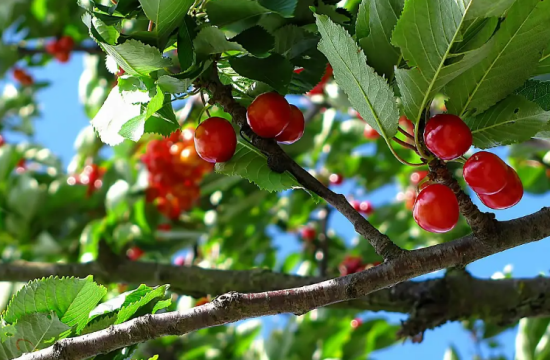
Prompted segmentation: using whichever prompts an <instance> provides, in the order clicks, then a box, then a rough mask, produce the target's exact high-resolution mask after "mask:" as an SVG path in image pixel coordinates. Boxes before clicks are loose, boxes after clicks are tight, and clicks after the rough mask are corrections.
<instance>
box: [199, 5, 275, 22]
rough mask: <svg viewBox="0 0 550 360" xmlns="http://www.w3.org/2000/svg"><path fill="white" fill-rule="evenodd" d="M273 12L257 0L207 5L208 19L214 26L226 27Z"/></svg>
mask: <svg viewBox="0 0 550 360" xmlns="http://www.w3.org/2000/svg"><path fill="white" fill-rule="evenodd" d="M270 12H272V11H271V10H269V9H266V8H265V7H263V6H262V5H260V3H258V1H256V0H230V1H228V0H211V1H209V2H208V3H206V13H207V14H208V19H210V22H211V23H212V24H214V25H218V26H224V25H229V24H231V23H234V22H237V21H239V20H243V19H248V18H251V17H254V16H257V15H262V14H267V13H270Z"/></svg>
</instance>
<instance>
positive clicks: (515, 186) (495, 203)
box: [478, 166, 523, 210]
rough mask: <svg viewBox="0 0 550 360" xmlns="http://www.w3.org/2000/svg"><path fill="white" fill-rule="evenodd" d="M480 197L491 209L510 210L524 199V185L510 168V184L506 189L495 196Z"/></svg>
mask: <svg viewBox="0 0 550 360" xmlns="http://www.w3.org/2000/svg"><path fill="white" fill-rule="evenodd" d="M478 196H479V199H480V200H481V202H482V203H483V204H485V205H486V206H487V207H489V208H491V209H495V210H503V209H508V208H510V207H512V206H514V205H516V204H517V203H518V202H519V201H520V200H521V198H522V197H523V184H522V183H521V179H520V178H519V176H518V173H517V172H516V170H514V169H512V168H511V167H510V166H508V182H507V183H506V186H504V189H502V190H500V191H499V192H497V193H496V194H493V195H478Z"/></svg>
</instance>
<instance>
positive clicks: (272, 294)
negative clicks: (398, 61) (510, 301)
mask: <svg viewBox="0 0 550 360" xmlns="http://www.w3.org/2000/svg"><path fill="white" fill-rule="evenodd" d="M549 235H550V208H543V209H541V210H540V211H538V212H536V213H534V214H532V215H529V216H525V217H522V218H519V219H516V220H511V221H505V222H501V223H497V225H496V234H495V237H494V239H495V243H494V245H493V246H488V245H487V244H485V243H484V242H482V241H479V239H478V238H476V237H475V236H474V235H473V234H471V235H468V236H465V237H463V238H460V239H457V240H454V241H451V242H448V243H444V244H439V245H435V246H431V247H427V248H423V249H419V250H413V251H410V252H409V253H408V255H407V256H400V257H398V258H394V259H391V260H388V261H386V262H384V263H383V264H381V265H378V266H375V267H372V268H370V269H368V270H365V271H363V272H359V273H356V274H351V275H348V276H344V277H339V278H336V279H331V280H327V281H323V282H320V283H317V284H313V285H307V286H303V287H296V288H292V289H287V290H276V291H268V292H261V293H248V294H242V293H236V292H231V293H228V294H225V295H222V296H220V297H218V298H216V299H215V300H214V301H213V302H211V303H209V304H206V305H203V306H201V307H197V308H193V309H191V310H187V311H184V312H171V313H164V314H156V315H146V316H142V317H139V318H137V319H134V320H131V321H129V322H127V323H124V324H120V325H116V326H112V327H110V328H108V329H106V330H102V331H98V332H95V333H92V334H88V335H84V336H80V337H76V338H69V339H65V340H61V341H59V342H57V343H56V344H55V345H54V346H52V347H50V348H47V349H44V350H41V351H38V352H34V353H32V354H26V355H24V356H22V357H20V358H19V359H24V360H31V359H32V360H38V359H40V360H46V359H48V360H49V359H52V360H53V359H65V360H69V359H70V360H77V359H85V358H87V357H90V356H93V355H97V354H103V353H107V352H110V351H113V350H115V349H119V348H122V347H125V346H129V345H132V344H137V343H141V342H143V341H146V340H150V339H153V338H156V337H160V336H166V335H183V334H186V333H189V332H191V331H195V330H197V329H201V328H205V327H211V326H217V325H222V324H227V323H230V322H235V321H238V320H243V319H248V318H252V317H259V316H266V315H275V314H280V313H294V314H304V313H306V312H308V311H311V310H313V309H316V308H319V307H322V306H327V305H330V304H335V303H338V302H342V301H346V300H350V299H356V298H359V297H363V296H366V295H368V294H370V293H372V292H375V291H377V290H380V289H384V288H387V287H390V286H393V285H395V284H397V283H400V282H403V281H405V280H408V279H411V278H414V277H417V276H419V275H423V274H427V273H430V272H433V271H436V270H440V269H445V268H450V267H455V266H464V265H466V264H468V263H471V262H473V261H475V260H478V259H481V258H483V257H486V256H489V255H492V254H494V253H497V252H501V251H504V250H507V249H509V248H512V247H515V246H519V245H522V244H526V243H529V242H533V241H537V240H541V239H543V238H545V237H547V236H549ZM516 281H517V283H514V286H517V289H519V290H518V293H519V295H520V296H521V297H522V298H521V299H525V298H524V297H525V296H528V298H529V299H530V300H529V301H527V300H526V303H522V305H523V309H527V310H530V311H531V312H533V311H534V310H533V309H536V308H537V307H538V308H540V307H541V303H542V307H543V308H544V310H545V311H546V310H547V309H548V305H547V300H546V299H545V296H546V295H543V297H542V299H544V300H543V301H542V302H541V300H540V299H539V301H538V302H537V301H536V300H533V299H535V298H533V297H529V295H526V294H533V295H535V296H539V297H540V294H546V291H547V290H548V287H547V286H548V284H544V285H545V286H542V287H533V288H530V289H528V290H527V291H526V290H525V288H524V286H525V285H524V284H522V283H521V282H522V281H523V280H516ZM190 282H194V281H190ZM497 284H498V283H497ZM502 284H505V282H502ZM462 286H463V284H461V285H460V286H458V287H457V289H459V291H461V295H463V294H464V290H463V288H462ZM497 286H498V285H497ZM531 291H532V293H531ZM390 292H391V290H390ZM491 294H493V293H492V292H488V295H491ZM493 295H494V294H493ZM458 298H459V297H457V299H448V301H460V300H459V299H458ZM496 300H498V299H493V300H492V301H496ZM500 301H502V299H500ZM521 308H522V307H520V309H521ZM514 311H515V312H514ZM509 312H510V313H512V314H516V315H517V314H518V310H517V309H516V310H514V309H513V308H512V309H511V310H509ZM527 313H529V311H525V312H524V314H527ZM439 323H441V322H440V321H436V322H435V323H430V324H426V325H422V326H418V327H415V326H414V323H412V324H413V325H411V326H410V330H406V331H405V333H411V332H414V331H416V330H417V329H420V328H422V327H423V326H428V325H429V326H433V325H437V324H439ZM405 329H407V328H405Z"/></svg>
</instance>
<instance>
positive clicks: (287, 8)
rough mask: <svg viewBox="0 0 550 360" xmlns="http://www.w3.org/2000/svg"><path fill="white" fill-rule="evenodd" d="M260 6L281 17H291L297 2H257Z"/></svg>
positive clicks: (294, 0)
mask: <svg viewBox="0 0 550 360" xmlns="http://www.w3.org/2000/svg"><path fill="white" fill-rule="evenodd" d="M258 2H259V3H260V5H262V6H263V7H265V8H266V9H269V10H272V11H274V12H276V13H277V14H279V15H281V16H283V17H292V15H293V14H294V9H295V8H296V5H297V4H298V0H259V1H258Z"/></svg>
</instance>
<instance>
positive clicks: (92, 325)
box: [78, 312, 117, 335]
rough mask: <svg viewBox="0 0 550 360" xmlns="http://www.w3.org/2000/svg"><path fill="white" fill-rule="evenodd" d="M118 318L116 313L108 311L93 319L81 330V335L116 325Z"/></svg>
mask: <svg viewBox="0 0 550 360" xmlns="http://www.w3.org/2000/svg"><path fill="white" fill-rule="evenodd" d="M116 318H117V314H116V313H114V312H113V313H107V314H103V315H99V316H97V317H95V318H93V319H91V320H90V321H89V322H88V324H87V325H86V326H85V327H84V328H83V329H82V331H80V332H79V333H78V334H79V335H86V334H90V333H93V332H96V331H99V330H103V329H107V328H108V327H109V326H111V325H114V324H115V321H116Z"/></svg>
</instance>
